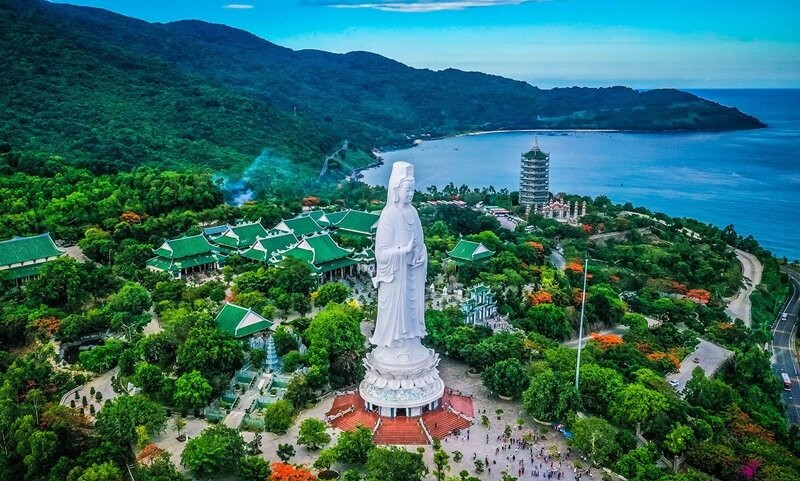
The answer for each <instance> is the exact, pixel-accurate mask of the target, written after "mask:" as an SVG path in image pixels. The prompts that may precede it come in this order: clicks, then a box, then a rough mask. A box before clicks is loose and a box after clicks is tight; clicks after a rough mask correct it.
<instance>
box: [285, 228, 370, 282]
mask: <svg viewBox="0 0 800 481" xmlns="http://www.w3.org/2000/svg"><path fill="white" fill-rule="evenodd" d="M350 254H352V250H349V249H344V248H342V247H340V246H339V244H337V243H336V241H334V240H333V238H331V236H330V235H328V234H320V235H316V236H312V237H307V238H305V239H303V240H302V241H300V243H299V244H297V245H296V246H294V247H293V248H291V249H289V250H288V251H286V252H284V253H283V254H282V256H281V257H285V256H290V257H294V258H295V259H300V260H302V261H305V262H308V264H309V265H310V266H311V268H312V270H313V271H314V272H316V273H322V272H327V271H330V270H333V269H337V268H339V267H347V266H350V265H354V264H357V262H356V261H355V260H353V259H351V258H350V257H348V256H350ZM278 260H279V259H278Z"/></svg>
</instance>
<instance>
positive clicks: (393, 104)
mask: <svg viewBox="0 0 800 481" xmlns="http://www.w3.org/2000/svg"><path fill="white" fill-rule="evenodd" d="M0 53H1V54H2V57H3V58H4V72H3V74H2V75H1V76H0V141H4V142H8V143H10V144H11V146H12V147H15V148H26V149H32V150H39V151H46V152H50V153H56V154H60V155H65V156H67V157H69V158H71V159H75V160H76V161H79V162H82V163H86V164H90V165H91V166H92V167H93V168H94V169H95V170H100V171H107V170H113V169H116V168H130V167H131V166H134V165H137V164H141V163H147V164H157V165H162V166H168V167H183V168H185V167H188V166H200V167H209V168H212V169H214V170H226V169H230V170H239V169H241V168H242V167H243V166H244V165H246V164H247V163H249V162H250V161H251V160H252V159H253V158H254V157H256V156H257V155H258V154H259V153H260V152H261V150H262V149H265V148H266V149H269V150H270V151H272V152H274V153H275V154H276V155H279V156H283V157H286V158H288V159H289V160H291V161H293V162H300V163H301V164H304V165H307V166H309V167H313V168H315V169H316V168H319V166H320V165H321V163H322V160H323V158H324V157H325V154H326V153H329V152H330V151H332V150H333V149H334V148H335V146H336V145H337V144H338V143H339V142H340V141H341V140H342V139H345V138H346V139H349V140H350V141H351V145H355V146H356V147H357V148H360V149H362V150H364V151H368V150H369V149H371V148H372V147H375V146H386V145H401V144H407V143H409V142H410V140H411V139H412V138H414V137H417V136H420V135H423V134H429V135H431V136H442V135H447V134H454V133H459V132H464V131H473V130H494V129H520V128H607V129H631V130H679V129H687V130H706V129H708V130H716V129H723V130H724V129H744V128H757V127H762V126H763V124H761V122H759V121H758V120H757V119H755V118H753V117H750V116H748V115H745V114H743V113H741V112H739V111H738V110H736V109H734V108H727V107H722V106H720V105H718V104H716V103H713V102H709V101H706V100H703V99H700V98H698V97H696V96H694V95H692V94H688V93H685V92H680V91H676V90H653V91H648V92H637V91H635V90H632V89H629V88H624V87H612V88H606V89H591V88H566V89H552V90H541V89H538V88H536V87H533V86H531V85H530V84H527V83H525V82H520V81H514V80H509V79H505V78H502V77H498V76H492V75H486V74H482V73H475V72H463V71H459V70H453V69H448V70H444V71H439V72H434V71H431V70H426V69H414V68H411V67H407V66H405V65H403V64H401V63H398V62H395V61H393V60H390V59H387V58H385V57H381V56H379V55H375V54H371V53H366V52H351V53H348V54H344V55H339V54H332V53H327V52H322V51H316V50H302V51H294V50H291V49H287V48H284V47H280V46H278V45H275V44H272V43H270V42H268V41H266V40H263V39H261V38H259V37H256V36H254V35H251V34H249V33H247V32H244V31H241V30H237V29H234V28H230V27H227V26H223V25H215V24H209V23H205V22H200V21H180V22H173V23H167V24H159V23H148V22H144V21H141V20H136V19H133V18H129V17H125V16H122V15H118V14H114V13H111V12H108V11H105V10H100V9H94V8H86V7H76V6H71V5H64V4H51V3H47V2H43V1H39V0H0ZM365 160H366V156H364V155H360V156H359V155H357V156H356V159H355V160H352V161H350V164H351V165H354V166H356V165H358V164H363V163H364V161H365Z"/></svg>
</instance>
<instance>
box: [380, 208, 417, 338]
mask: <svg viewBox="0 0 800 481" xmlns="http://www.w3.org/2000/svg"><path fill="white" fill-rule="evenodd" d="M412 238H413V239H415V241H416V246H414V248H413V249H412V250H411V252H409V253H407V254H404V253H402V252H401V251H400V249H398V247H404V246H406V245H407V244H408V243H409V241H410V240H411V239H412ZM375 259H376V262H377V265H378V269H377V274H376V275H375V277H374V278H373V279H372V282H373V283H374V284H375V287H377V288H378V320H377V322H376V323H375V333H374V334H373V336H372V338H370V342H371V343H372V344H374V345H376V346H388V347H399V346H400V345H401V344H403V341H404V340H405V339H412V338H415V337H424V336H425V334H426V331H425V277H426V275H427V272H428V252H427V249H426V248H425V243H424V242H423V235H422V224H421V223H420V220H419V215H418V214H417V211H416V209H414V207H412V206H402V207H401V206H391V207H389V206H387V207H386V208H385V209H384V210H383V212H381V216H380V219H379V220H378V230H377V234H376V238H375ZM417 259H421V260H420V261H419V262H418V263H417V264H416V265H413V264H414V262H415V260H417Z"/></svg>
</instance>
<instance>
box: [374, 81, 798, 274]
mask: <svg viewBox="0 0 800 481" xmlns="http://www.w3.org/2000/svg"><path fill="white" fill-rule="evenodd" d="M692 92H693V93H695V94H697V95H699V96H701V97H704V98H707V99H709V100H713V101H715V102H719V103H721V104H723V105H728V106H732V107H736V108H738V109H739V110H741V111H743V112H746V113H748V114H751V115H754V116H756V117H758V118H759V119H761V121H763V122H765V123H767V124H768V127H767V128H765V129H758V130H746V131H736V132H702V133H659V134H651V133H624V132H508V133H490V134H481V135H467V136H459V137H451V138H446V139H441V140H434V141H426V142H423V144H422V145H421V146H418V147H413V148H409V149H403V150H396V151H390V152H384V153H382V154H381V156H382V157H383V159H384V164H383V165H382V166H380V167H377V168H374V169H370V170H367V171H365V172H364V179H365V181H366V182H369V183H373V184H385V183H386V182H387V181H388V178H389V172H390V169H391V163H392V162H394V161H398V160H406V161H409V162H412V163H413V164H415V166H416V174H417V186H418V188H420V189H423V188H425V187H426V186H429V185H436V186H438V187H442V186H444V185H446V184H447V183H449V182H453V183H454V184H455V185H456V186H459V185H461V184H466V185H469V186H470V187H478V186H490V185H491V186H494V187H495V188H496V189H501V188H504V187H505V188H508V189H509V190H517V189H518V182H519V158H520V154H521V153H522V152H524V151H526V150H527V149H528V148H530V146H531V145H532V143H533V141H534V137H538V142H539V145H540V147H541V148H542V150H544V151H545V152H549V153H550V190H551V192H569V193H574V194H580V195H591V196H597V195H601V194H602V195H607V196H608V197H610V198H611V200H613V201H614V202H618V203H624V202H632V203H633V204H634V205H642V206H645V207H647V208H649V209H652V210H655V211H661V212H664V213H666V214H668V215H670V216H677V217H692V218H696V219H699V220H701V221H703V222H710V223H712V224H715V225H718V226H720V227H724V226H726V225H728V224H733V225H734V226H735V227H736V231H737V232H739V233H740V234H742V235H753V237H755V238H756V239H758V241H759V242H760V243H761V244H762V245H763V246H764V247H766V248H767V249H769V250H771V251H772V252H773V253H775V254H776V255H777V256H779V257H784V256H785V257H788V258H789V259H800V215H798V213H799V212H800V90H693V91H692Z"/></svg>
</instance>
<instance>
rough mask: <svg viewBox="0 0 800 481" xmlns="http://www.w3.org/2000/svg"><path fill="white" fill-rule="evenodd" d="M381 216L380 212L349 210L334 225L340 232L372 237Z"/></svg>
mask: <svg viewBox="0 0 800 481" xmlns="http://www.w3.org/2000/svg"><path fill="white" fill-rule="evenodd" d="M379 218H380V213H373V212H364V211H360V210H348V211H346V213H345V215H344V216H342V218H341V219H339V220H338V221H337V222H336V224H334V225H335V226H336V230H337V231H338V232H344V233H347V234H353V235H357V236H363V237H370V238H372V237H374V236H375V229H376V228H377V226H378V219H379Z"/></svg>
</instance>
